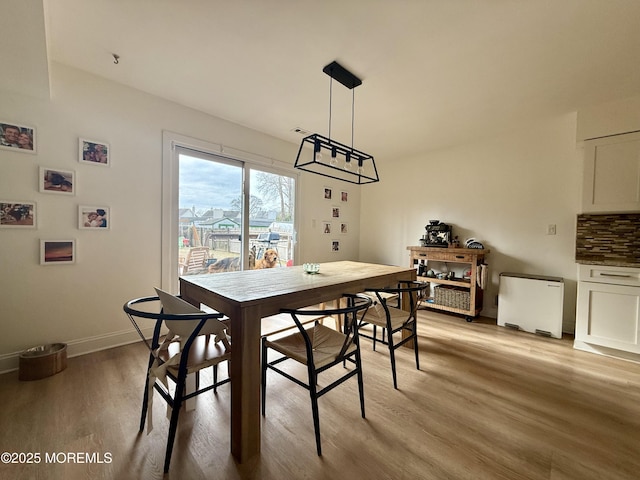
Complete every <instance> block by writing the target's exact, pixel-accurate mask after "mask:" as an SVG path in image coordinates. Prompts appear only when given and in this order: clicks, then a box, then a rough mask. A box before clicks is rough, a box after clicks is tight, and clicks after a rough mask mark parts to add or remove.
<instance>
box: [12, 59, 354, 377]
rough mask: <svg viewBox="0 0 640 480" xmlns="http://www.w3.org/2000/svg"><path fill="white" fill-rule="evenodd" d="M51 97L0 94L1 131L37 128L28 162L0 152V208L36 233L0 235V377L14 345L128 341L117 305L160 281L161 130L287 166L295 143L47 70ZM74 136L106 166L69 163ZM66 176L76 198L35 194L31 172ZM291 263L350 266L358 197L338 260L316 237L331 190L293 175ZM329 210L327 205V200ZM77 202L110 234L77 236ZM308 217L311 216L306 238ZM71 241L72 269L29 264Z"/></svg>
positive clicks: (73, 347) (93, 345) (65, 71)
mask: <svg viewBox="0 0 640 480" xmlns="http://www.w3.org/2000/svg"><path fill="white" fill-rule="evenodd" d="M51 79H52V98H51V100H50V101H49V100H42V99H37V98H32V97H26V96H21V95H18V94H16V93H13V92H8V91H1V90H0V105H2V119H1V121H3V122H16V123H22V124H25V125H33V126H35V127H36V128H37V134H38V142H37V147H38V153H37V155H30V154H23V153H19V152H14V151H6V150H0V164H1V165H2V172H1V174H0V192H1V193H0V199H2V200H18V201H35V202H37V204H38V229H37V230H28V229H21V230H8V229H2V230H0V255H1V257H0V265H1V269H2V275H0V308H1V310H0V320H1V324H2V326H3V334H2V335H0V372H1V371H4V370H6V369H10V368H16V367H17V354H18V353H19V352H20V351H22V350H23V349H25V348H29V347H32V346H35V345H40V344H44V343H52V342H66V343H68V344H69V354H70V355H74V354H79V353H85V352H87V351H91V350H94V349H100V348H106V347H110V346H114V345H117V344H120V343H123V342H127V341H130V340H134V339H135V338H136V337H135V336H133V335H132V329H131V326H130V323H129V321H128V319H127V318H126V316H125V315H124V313H123V311H122V305H123V304H124V303H125V301H127V300H129V299H130V298H133V297H136V296H144V295H151V294H153V287H154V286H160V280H161V271H160V268H161V199H162V196H161V195H162V193H161V192H162V131H163V130H170V131H173V132H177V133H180V134H182V135H187V136H190V137H194V138H197V139H201V140H204V141H208V142H213V143H219V144H223V145H225V146H227V147H232V148H235V149H238V150H242V151H245V152H251V153H256V154H260V155H262V156H265V157H269V158H273V159H275V160H278V161H281V162H286V163H288V164H291V165H293V162H294V160H295V156H296V154H297V149H298V145H294V144H290V143H287V142H284V141H281V140H278V139H275V138H273V137H270V136H267V135H264V134H261V133H258V132H256V131H253V130H249V129H246V128H244V127H240V126H238V125H235V124H232V123H229V122H226V121H223V120H220V119H217V118H214V117H211V116H208V115H205V114H203V113H201V112H198V111H195V110H192V109H189V108H185V107H181V106H179V105H177V104H174V103H171V102H168V101H165V100H162V99H160V98H157V97H153V96H151V95H147V94H144V93H142V92H139V91H136V90H133V89H130V88H128V87H123V86H121V85H118V84H115V83H113V82H109V81H107V80H104V79H101V78H98V77H94V76H91V75H88V74H85V73H83V72H80V71H78V70H73V69H70V68H67V67H64V66H62V65H59V64H55V63H54V64H53V65H52V75H51ZM78 137H83V138H88V139H93V140H102V141H105V142H108V143H110V145H111V155H112V166H111V167H110V168H101V167H98V166H92V165H87V164H80V163H79V162H78ZM40 165H42V166H49V167H56V168H60V169H65V170H75V172H76V187H77V194H76V195H75V196H71V197H70V196H56V195H53V194H46V193H40V192H38V182H37V177H38V167H39V166H40ZM299 181H300V190H299V191H300V192H301V193H300V194H301V201H300V205H301V207H302V208H301V210H300V211H299V212H298V215H299V216H300V218H301V222H300V232H299V237H298V238H299V241H300V243H301V245H303V248H302V249H301V251H300V258H299V259H298V261H299V262H304V261H327V260H342V259H346V258H352V259H355V258H357V249H358V243H359V242H358V218H359V211H358V208H359V193H358V191H357V189H356V188H351V189H349V191H350V202H349V209H343V211H344V213H345V215H347V217H346V219H348V220H349V222H350V227H351V231H350V235H349V236H348V237H345V239H344V240H345V242H343V245H344V248H343V251H341V252H339V253H338V254H332V253H331V251H330V242H329V241H328V239H326V238H323V237H321V236H319V238H314V235H316V233H318V234H319V232H320V230H319V229H320V226H319V225H320V224H321V221H322V220H323V219H326V218H328V215H329V212H330V210H329V206H328V205H327V203H326V202H325V201H323V198H322V187H323V186H324V185H330V186H332V187H333V188H334V191H339V190H340V189H341V188H342V186H343V184H339V183H338V182H335V181H324V180H321V179H319V177H317V176H311V175H308V174H302V175H301V176H300V180H299ZM338 203H339V202H338ZM78 205H108V206H109V207H111V229H110V230H108V231H100V232H98V231H91V230H79V229H78V228H77V225H78V219H77V215H78ZM311 219H317V220H318V222H317V225H318V227H316V230H314V228H313V227H312V225H311ZM41 238H42V239H67V238H74V239H76V241H77V263H76V264H74V265H57V266H41V265H39V242H40V239H41Z"/></svg>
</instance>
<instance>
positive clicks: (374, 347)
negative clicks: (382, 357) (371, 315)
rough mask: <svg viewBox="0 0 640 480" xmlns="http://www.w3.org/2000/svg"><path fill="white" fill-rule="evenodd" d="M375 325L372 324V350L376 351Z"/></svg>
mask: <svg viewBox="0 0 640 480" xmlns="http://www.w3.org/2000/svg"><path fill="white" fill-rule="evenodd" d="M376 332H377V326H376V325H374V326H373V351H374V352H375V351H376V336H377V333H376Z"/></svg>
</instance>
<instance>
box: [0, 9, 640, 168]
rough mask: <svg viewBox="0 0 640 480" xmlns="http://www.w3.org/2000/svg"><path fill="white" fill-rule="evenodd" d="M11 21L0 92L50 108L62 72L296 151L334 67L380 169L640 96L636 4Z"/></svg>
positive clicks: (338, 133) (336, 88)
mask: <svg viewBox="0 0 640 480" xmlns="http://www.w3.org/2000/svg"><path fill="white" fill-rule="evenodd" d="M12 5H16V8H15V9H14V7H13V6H12V9H13V13H12V14H11V15H13V17H14V18H10V17H11V15H9V17H7V15H5V14H3V17H0V27H2V28H1V29H0V30H2V31H3V32H4V33H0V40H1V41H2V43H3V46H2V47H0V56H2V58H11V59H12V60H13V61H14V63H13V64H15V65H17V66H18V67H20V66H21V67H22V68H14V69H13V70H12V72H13V73H11V74H8V73H6V72H2V73H0V87H5V88H12V89H14V88H16V89H20V88H22V89H27V90H28V91H29V92H30V93H33V92H35V93H39V92H42V90H43V89H46V88H48V87H49V86H48V83H47V82H44V83H45V85H44V87H43V85H42V83H43V81H42V80H43V78H42V76H43V75H45V77H46V75H48V73H47V72H48V68H47V61H55V62H59V63H62V64H65V65H69V66H72V67H75V68H78V69H81V70H85V71H87V72H91V73H93V74H95V75H99V76H102V77H105V78H108V79H110V80H113V81H115V82H118V83H122V84H125V85H129V86H131V87H134V88H137V89H139V90H142V91H145V92H148V93H151V94H154V95H157V96H160V97H163V98H166V99H168V100H171V101H174V102H177V103H179V104H182V105H186V106H189V107H192V108H195V109H197V110H201V111H203V112H206V113H209V114H211V115H215V116H217V117H221V118H224V119H227V120H229V121H232V122H235V123H238V124H241V125H244V126H247V127H250V128H252V129H255V130H258V131H261V132H265V133H267V134H270V135H273V136H275V137H279V138H282V139H285V140H289V141H291V142H295V143H299V142H300V140H301V136H300V135H299V134H296V133H293V132H292V130H293V129H295V128H301V129H303V130H307V131H309V132H310V133H321V134H323V135H327V134H328V126H329V104H330V102H329V87H330V78H329V77H328V76H327V75H325V74H324V73H323V72H322V68H323V67H324V66H325V65H327V64H328V63H330V62H331V61H333V60H337V61H338V62H339V63H341V64H342V65H343V66H345V67H346V68H348V69H349V70H351V71H352V72H353V73H354V74H356V75H357V76H358V77H360V78H361V79H362V81H363V83H362V85H361V86H359V87H357V88H356V89H354V90H353V91H352V90H349V89H347V88H345V87H343V86H342V85H341V84H339V83H337V82H334V83H333V89H332V95H333V97H332V98H333V101H332V102H331V105H332V122H331V125H332V130H331V137H332V138H333V139H335V140H337V141H339V142H342V143H347V144H350V143H351V106H352V93H355V119H354V126H355V128H354V146H355V147H356V148H358V149H360V150H363V151H365V152H368V153H370V154H372V155H374V156H375V157H376V159H378V158H380V157H382V158H387V157H388V158H395V157H402V156H407V155H413V154H416V153H419V152H424V151H428V150H432V149H437V148H443V147H446V146H449V145H454V144H458V143H462V142H466V141H472V140H474V139H477V138H480V137H482V136H486V135H491V134H495V133H499V132H504V131H508V130H509V129H510V128H514V126H520V125H522V124H525V123H527V122H530V121H532V120H535V119H537V118H541V117H547V116H552V115H557V114H562V113H566V112H571V111H575V110H578V109H580V108H581V107H584V106H588V105H593V104H597V103H601V102H606V101H610V100H615V99H620V98H626V97H631V96H635V95H638V94H640V61H638V59H639V58H640V28H638V19H640V1H638V0H393V1H392V0H322V1H319V0H233V1H231V0H153V1H152V0H54V1H50V0H45V2H44V9H43V3H42V0H26V1H24V2H12ZM21 9H22V10H21ZM5 13H6V10H5ZM2 18H4V20H2ZM43 23H44V24H45V25H46V42H45V35H44V27H43ZM34 31H35V33H34ZM7 45H9V47H7ZM16 45H19V46H20V49H19V53H20V55H23V56H24V58H22V57H21V59H17V58H16V56H17V55H18V54H17V53H16V48H15V46H16ZM29 47H31V48H29ZM113 53H116V54H118V55H119V56H120V59H119V63H118V64H117V65H116V64H114V59H113V57H112V54H113ZM5 65H6V63H5Z"/></svg>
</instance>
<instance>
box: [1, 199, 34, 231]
mask: <svg viewBox="0 0 640 480" xmlns="http://www.w3.org/2000/svg"><path fill="white" fill-rule="evenodd" d="M36 210H37V209H36V204H35V202H19V201H16V200H0V228H38V227H37V215H36Z"/></svg>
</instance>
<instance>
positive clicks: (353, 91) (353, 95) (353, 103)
mask: <svg viewBox="0 0 640 480" xmlns="http://www.w3.org/2000/svg"><path fill="white" fill-rule="evenodd" d="M355 110H356V89H355V88H353V89H351V151H353V122H354V116H355Z"/></svg>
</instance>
